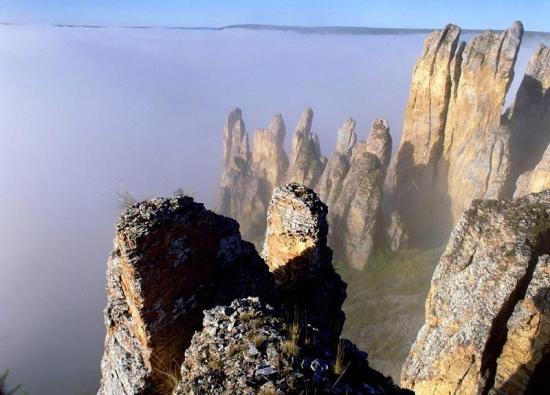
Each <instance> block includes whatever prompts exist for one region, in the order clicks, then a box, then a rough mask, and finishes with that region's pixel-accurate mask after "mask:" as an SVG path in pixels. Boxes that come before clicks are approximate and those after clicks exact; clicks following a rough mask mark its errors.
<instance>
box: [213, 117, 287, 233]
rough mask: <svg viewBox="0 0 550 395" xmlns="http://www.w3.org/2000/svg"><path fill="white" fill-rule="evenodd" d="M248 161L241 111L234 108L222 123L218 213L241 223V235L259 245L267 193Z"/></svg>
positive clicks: (248, 150)
mask: <svg viewBox="0 0 550 395" xmlns="http://www.w3.org/2000/svg"><path fill="white" fill-rule="evenodd" d="M283 136H284V134H283ZM256 155H257V156H258V155H259V153H257V154H256ZM251 162H252V155H251V153H250V148H249V144H248V135H247V133H246V130H245V125H244V122H243V119H242V112H241V110H240V109H238V108H237V109H235V110H233V111H231V112H230V113H229V115H228V116H227V119H226V121H225V127H224V141H223V171H222V176H221V182H220V197H219V200H220V203H219V204H220V206H219V212H220V213H221V214H223V215H227V216H229V217H232V218H235V219H236V220H237V221H238V222H239V223H240V224H241V233H242V235H243V237H244V238H245V239H246V240H250V241H252V242H258V239H261V235H262V233H263V230H264V229H265V213H266V211H267V200H266V197H265V195H266V193H268V192H267V191H266V186H265V181H264V178H262V177H258V176H257V175H256V174H255V173H254V172H253V168H252V163H251ZM277 166H279V165H277ZM262 174H264V173H263V172H262Z"/></svg>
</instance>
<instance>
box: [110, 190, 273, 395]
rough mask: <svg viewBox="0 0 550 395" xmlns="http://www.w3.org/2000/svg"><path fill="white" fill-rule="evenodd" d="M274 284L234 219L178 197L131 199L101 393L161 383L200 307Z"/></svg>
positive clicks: (264, 291)
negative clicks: (241, 235) (163, 374)
mask: <svg viewBox="0 0 550 395" xmlns="http://www.w3.org/2000/svg"><path fill="white" fill-rule="evenodd" d="M272 289H273V284H272V278H271V275H270V274H269V272H268V270H267V266H265V264H264V262H263V261H262V260H261V258H260V257H259V256H258V254H257V253H256V251H255V250H254V247H253V246H252V245H251V244H250V243H247V242H244V241H242V240H241V238H240V234H239V225H238V224H237V223H236V222H235V221H234V220H232V219H230V218H226V217H222V216H220V215H217V214H215V213H213V212H210V211H208V210H205V209H204V207H203V205H202V204H198V203H195V202H193V200H192V199H191V198H189V197H182V196H180V197H174V198H170V199H154V200H150V201H146V202H142V203H138V204H135V205H133V206H130V207H129V208H128V209H127V210H126V211H125V212H124V213H123V214H122V216H121V218H120V221H119V222H118V224H117V227H116V235H115V239H114V249H113V252H112V254H111V256H110V258H109V263H108V270H107V307H106V309H105V325H106V329H107V335H106V338H105V350H104V355H103V359H102V362H101V371H102V378H101V388H100V391H99V393H100V394H105V395H108V394H109V395H110V394H148V393H155V391H159V390H161V386H162V382H163V380H162V377H159V371H170V369H171V368H173V364H174V363H175V364H176V366H179V364H180V363H181V361H182V360H183V356H184V351H185V349H186V348H187V346H188V345H189V342H190V340H191V337H192V336H193V333H194V332H195V331H197V330H200V329H201V322H202V318H203V315H202V311H203V310H204V309H206V308H210V307H213V306H216V305H218V304H225V303H229V302H230V301H231V300H233V299H235V298H238V297H245V296H251V295H259V296H262V297H263V298H264V299H266V298H267V299H268V300H270V297H271V292H272Z"/></svg>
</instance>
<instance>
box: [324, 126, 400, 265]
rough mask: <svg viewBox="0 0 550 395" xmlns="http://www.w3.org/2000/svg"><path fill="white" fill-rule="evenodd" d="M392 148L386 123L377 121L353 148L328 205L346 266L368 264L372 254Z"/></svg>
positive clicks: (379, 223)
mask: <svg viewBox="0 0 550 395" xmlns="http://www.w3.org/2000/svg"><path fill="white" fill-rule="evenodd" d="M391 146H392V140H391V136H390V130H389V127H388V124H387V122H386V121H384V120H376V121H375V122H374V123H373V124H372V127H371V131H370V133H369V136H368V138H367V140H366V141H361V142H359V143H357V144H356V145H355V147H354V148H353V150H352V155H351V159H350V169H349V171H348V172H347V173H346V176H345V178H344V180H343V181H342V187H341V191H340V193H339V194H338V197H337V199H336V202H335V203H334V204H333V205H332V206H331V216H330V218H331V226H332V234H331V240H332V244H333V245H334V246H335V248H337V249H338V251H339V252H340V253H341V254H342V256H343V258H344V259H345V260H346V262H347V263H348V264H350V265H351V266H353V267H356V268H359V269H361V268H363V267H364V266H365V265H367V264H368V261H369V259H370V257H371V256H372V255H373V253H374V251H375V238H376V236H377V232H378V231H379V230H380V229H379V228H380V227H381V224H382V219H381V206H382V193H383V187H384V178H385V176H386V169H387V167H388V164H389V160H390V156H391Z"/></svg>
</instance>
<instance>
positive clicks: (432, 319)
mask: <svg viewBox="0 0 550 395" xmlns="http://www.w3.org/2000/svg"><path fill="white" fill-rule="evenodd" d="M549 254H550V191H546V192H542V193H538V194H532V195H528V196H526V197H523V198H520V199H516V200H512V201H507V200H498V201H496V200H486V201H480V200H476V201H474V203H473V205H472V207H471V208H470V209H469V210H467V211H466V212H465V213H464V214H463V216H462V217H461V219H460V221H459V222H458V224H457V225H456V227H455V228H454V230H453V232H452V234H451V238H450V241H449V243H448V245H447V248H446V250H445V252H444V254H443V256H442V257H441V260H440V262H439V264H438V266H437V268H436V270H435V272H434V275H433V278H432V286H431V289H430V292H429V295H428V298H427V301H426V322H425V324H424V326H423V327H422V328H421V330H420V332H419V333H418V337H417V339H416V341H415V343H414V344H413V346H412V349H411V352H410V354H409V356H408V358H407V360H406V362H405V365H404V367H403V371H402V376H401V384H402V385H403V386H404V387H406V388H409V389H412V390H413V391H415V393H417V394H428V393H429V394H448V393H464V394H482V393H495V394H496V393H524V392H525V391H526V390H530V391H534V392H532V393H545V392H547V390H548V381H547V377H548V376H547V374H548V356H549V355H550V354H549V353H548V350H549V348H548V347H549V346H550V326H549V311H550V295H549V285H550V276H548V274H549V272H548V270H549V260H550V255H549ZM543 377H544V379H543ZM541 385H545V386H546V387H545V388H546V391H545V390H543V388H544V387H541ZM537 391H538V392H537ZM541 391H542V392H541Z"/></svg>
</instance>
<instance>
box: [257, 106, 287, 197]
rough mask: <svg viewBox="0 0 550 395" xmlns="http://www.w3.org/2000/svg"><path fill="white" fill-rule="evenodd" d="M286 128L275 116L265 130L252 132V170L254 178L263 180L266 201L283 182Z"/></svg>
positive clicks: (278, 115) (279, 117)
mask: <svg viewBox="0 0 550 395" xmlns="http://www.w3.org/2000/svg"><path fill="white" fill-rule="evenodd" d="M285 134H286V127H285V122H284V120H283V117H282V116H281V115H280V114H277V115H275V116H274V117H273V119H272V120H271V123H270V124H269V126H268V128H267V129H256V130H255V131H254V142H253V145H252V169H253V170H254V174H255V175H256V177H258V178H260V179H263V180H265V183H266V188H265V190H266V193H267V199H265V197H264V201H269V198H270V197H271V191H272V190H273V188H275V187H276V186H278V185H281V184H282V183H283V182H284V179H285V177H286V171H287V168H288V157H287V155H286V152H285V150H284V149H283V142H284V140H285Z"/></svg>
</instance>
